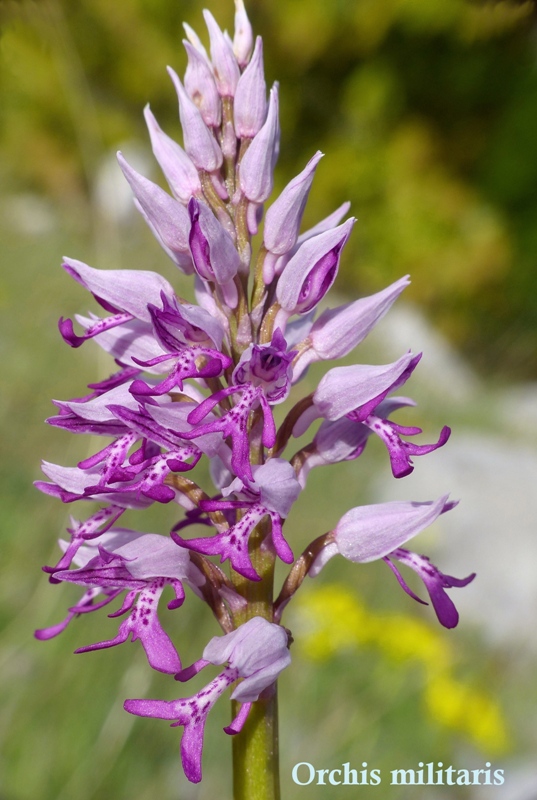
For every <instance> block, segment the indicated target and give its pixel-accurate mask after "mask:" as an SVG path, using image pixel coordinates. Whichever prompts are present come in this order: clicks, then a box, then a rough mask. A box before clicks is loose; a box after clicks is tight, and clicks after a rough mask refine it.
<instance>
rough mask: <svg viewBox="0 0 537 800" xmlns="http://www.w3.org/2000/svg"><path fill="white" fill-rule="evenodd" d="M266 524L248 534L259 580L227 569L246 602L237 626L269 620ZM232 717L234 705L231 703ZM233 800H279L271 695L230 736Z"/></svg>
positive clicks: (270, 569)
mask: <svg viewBox="0 0 537 800" xmlns="http://www.w3.org/2000/svg"><path fill="white" fill-rule="evenodd" d="M266 535H267V527H266V523H263V522H261V523H260V524H259V525H258V526H257V528H256V529H255V530H254V532H253V533H252V535H251V536H250V558H251V561H252V565H253V567H254V569H255V570H256V572H257V574H258V575H260V577H261V580H260V581H249V580H247V579H246V578H244V577H242V575H239V574H238V573H237V572H235V571H234V570H233V569H232V570H231V580H232V583H233V585H234V586H235V589H236V590H237V591H238V592H240V594H242V596H243V597H244V598H245V599H246V600H247V601H248V604H247V605H246V606H245V607H244V608H243V609H241V610H240V611H239V612H237V613H236V614H235V615H234V622H235V625H236V626H237V627H238V626H239V625H242V624H243V623H245V622H246V621H247V620H248V619H251V618H252V617H256V616H261V617H264V618H265V619H268V620H269V621H270V622H272V621H273V583H274V561H275V557H274V553H273V552H272V551H271V550H269V549H267V548H266V546H263V544H262V543H263V541H264V540H266ZM232 706H233V707H232V711H233V716H235V715H236V713H237V711H238V704H237V703H233V704H232ZM233 797H234V800H279V798H280V774H279V754H278V700H277V693H276V687H274V690H273V692H272V695H271V696H270V697H268V698H266V699H263V698H261V699H259V700H257V701H256V702H255V703H253V704H252V708H251V710H250V714H249V715H248V719H247V721H246V723H245V725H244V727H243V729H242V731H241V732H240V733H239V734H237V735H236V736H234V737H233Z"/></svg>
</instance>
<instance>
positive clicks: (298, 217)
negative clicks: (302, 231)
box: [263, 151, 323, 256]
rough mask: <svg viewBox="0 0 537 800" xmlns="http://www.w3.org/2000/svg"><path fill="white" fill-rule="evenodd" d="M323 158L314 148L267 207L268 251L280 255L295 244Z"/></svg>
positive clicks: (266, 241)
mask: <svg viewBox="0 0 537 800" xmlns="http://www.w3.org/2000/svg"><path fill="white" fill-rule="evenodd" d="M322 157H323V154H322V153H321V152H320V151H317V153H315V155H314V156H313V158H311V159H310V160H309V161H308V163H307V165H306V167H305V168H304V169H303V170H302V172H301V173H300V174H299V175H297V176H296V178H293V180H292V181H291V182H290V183H288V184H287V186H286V187H285V189H284V190H283V192H282V193H281V195H280V196H279V197H278V198H277V200H275V201H274V203H273V204H272V205H271V206H270V208H269V209H268V211H267V213H266V216H265V228H264V236H263V242H264V245H265V247H266V248H267V250H268V251H269V252H271V253H274V254H275V255H278V256H282V255H284V254H285V253H288V252H289V251H290V250H291V249H292V248H293V247H294V246H295V244H296V241H297V239H298V231H299V228H300V223H301V221H302V215H303V213H304V208H305V206H306V202H307V200H308V194H309V191H310V188H311V184H312V181H313V176H314V175H315V170H316V168H317V164H318V163H319V161H320V160H321V158H322Z"/></svg>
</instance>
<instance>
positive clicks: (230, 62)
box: [203, 9, 240, 97]
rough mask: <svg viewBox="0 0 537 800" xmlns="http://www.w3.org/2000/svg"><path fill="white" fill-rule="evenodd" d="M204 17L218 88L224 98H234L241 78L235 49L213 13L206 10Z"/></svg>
mask: <svg viewBox="0 0 537 800" xmlns="http://www.w3.org/2000/svg"><path fill="white" fill-rule="evenodd" d="M203 16H204V17H205V24H206V25H207V30H208V31H209V37H210V40H211V59H212V62H213V69H214V78H215V81H216V87H217V89H218V92H219V93H220V95H221V96H222V97H233V96H234V95H235V89H236V88H237V83H238V81H239V77H240V70H239V65H238V64H237V59H236V58H235V55H234V53H233V47H232V45H231V44H230V43H229V41H228V40H227V39H226V37H225V36H224V34H223V33H222V31H221V30H220V28H219V27H218V23H217V22H216V20H215V18H214V17H213V15H212V14H211V12H210V11H207V9H204V10H203Z"/></svg>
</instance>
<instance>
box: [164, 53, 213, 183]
mask: <svg viewBox="0 0 537 800" xmlns="http://www.w3.org/2000/svg"><path fill="white" fill-rule="evenodd" d="M168 72H169V74H170V77H171V79H172V81H173V83H174V85H175V89H176V91H177V96H178V98H179V116H180V118H181V125H182V127H183V138H184V142H185V150H186V152H187V153H188V155H189V156H190V158H191V159H192V161H193V162H194V164H195V165H196V167H197V168H198V169H203V170H205V171H206V172H215V171H216V170H217V169H219V168H220V167H221V165H222V161H223V156H222V151H221V150H220V147H219V146H218V143H217V141H216V139H215V138H214V136H213V135H212V133H211V131H210V130H209V128H208V127H207V125H206V124H205V122H204V121H203V117H202V116H201V112H200V110H199V108H198V107H197V106H196V105H195V103H193V102H192V100H191V99H190V97H189V96H188V95H187V93H186V92H185V90H184V88H183V84H182V83H181V81H180V80H179V78H178V77H177V74H176V73H175V72H174V70H173V69H172V68H171V67H168Z"/></svg>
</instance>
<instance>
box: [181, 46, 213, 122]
mask: <svg viewBox="0 0 537 800" xmlns="http://www.w3.org/2000/svg"><path fill="white" fill-rule="evenodd" d="M183 44H184V46H185V50H186V52H187V55H188V65H187V68H186V72H185V89H186V91H187V92H188V94H189V95H190V98H191V100H193V102H194V103H195V104H196V105H197V107H198V108H199V110H200V112H201V116H202V117H203V121H204V122H205V124H206V125H207V126H208V127H209V128H211V127H213V128H216V127H217V126H218V125H220V121H221V118H222V107H221V100H220V95H219V94H218V90H217V88H216V83H215V82H214V77H213V73H212V70H211V68H210V66H209V64H207V61H206V59H205V58H204V57H203V55H202V54H201V53H200V52H199V51H198V50H196V48H195V47H194V46H193V45H192V44H190V42H185V41H183Z"/></svg>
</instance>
